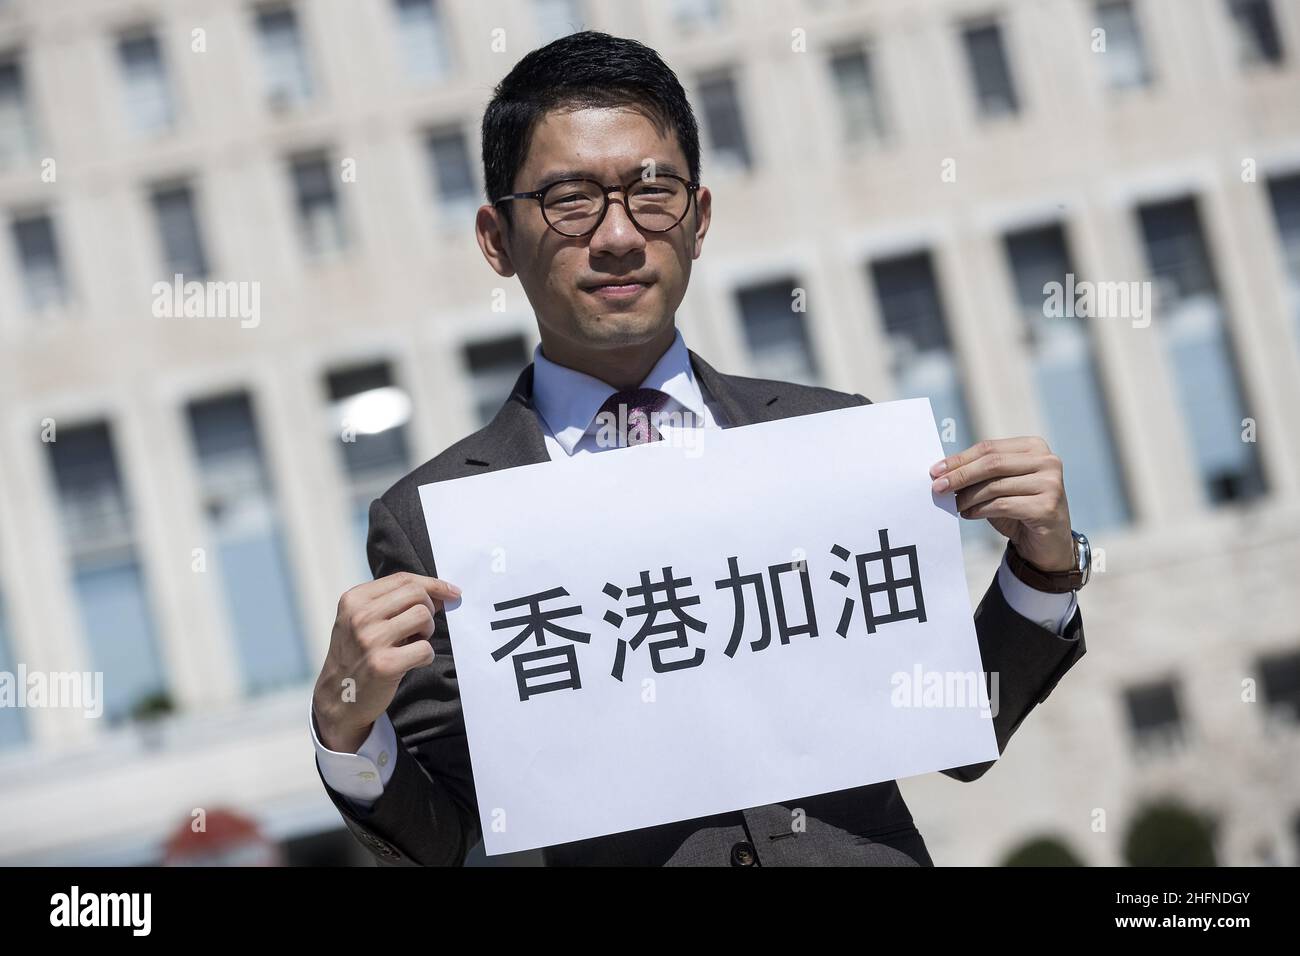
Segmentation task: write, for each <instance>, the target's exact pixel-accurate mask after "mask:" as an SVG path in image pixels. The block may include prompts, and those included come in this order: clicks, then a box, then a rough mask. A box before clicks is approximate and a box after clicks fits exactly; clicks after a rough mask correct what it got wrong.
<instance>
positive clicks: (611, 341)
mask: <svg viewBox="0 0 1300 956" xmlns="http://www.w3.org/2000/svg"><path fill="white" fill-rule="evenodd" d="M671 326H672V322H671V320H670V321H667V322H665V321H664V320H663V319H660V318H657V317H650V316H646V315H642V314H639V313H636V312H614V313H609V314H606V315H598V316H592V317H591V318H590V319H588V320H587V321H586V322H585V323H583V328H582V335H583V338H584V339H586V340H587V342H588V343H590V344H591V345H593V346H596V347H598V348H615V347H618V346H625V345H644V344H645V343H647V342H653V341H654V340H655V339H657V338H659V337H660V336H661V335H663V334H664V330H665V328H669V327H671Z"/></svg>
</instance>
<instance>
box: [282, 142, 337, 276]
mask: <svg viewBox="0 0 1300 956" xmlns="http://www.w3.org/2000/svg"><path fill="white" fill-rule="evenodd" d="M292 176H293V189H294V196H295V198H296V202H297V210H298V231H299V234H300V236H301V237H302V244H303V248H304V249H305V250H306V252H307V254H308V255H309V256H312V257H316V258H323V257H327V256H330V255H333V254H336V253H338V252H340V251H342V250H343V249H344V248H345V247H346V246H347V229H346V228H345V224H344V221H343V206H342V204H341V203H340V202H339V197H338V193H337V192H336V191H335V189H334V176H333V169H332V167H331V166H330V162H329V159H328V158H326V157H324V156H301V157H298V158H295V159H293V160H292Z"/></svg>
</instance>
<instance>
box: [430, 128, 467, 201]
mask: <svg viewBox="0 0 1300 956" xmlns="http://www.w3.org/2000/svg"><path fill="white" fill-rule="evenodd" d="M425 148H426V149H427V150H428V156H429V169H430V173H431V175H432V177H433V182H434V189H435V190H436V191H437V194H438V203H439V205H440V206H441V207H442V210H443V214H442V218H443V219H444V220H451V221H458V220H460V219H464V218H470V219H472V218H473V214H474V212H475V210H476V209H477V208H478V199H479V192H478V182H477V180H476V179H475V176H474V163H473V161H472V160H471V159H470V151H469V144H468V142H467V141H466V139H465V134H464V133H463V132H462V131H461V130H459V129H449V130H435V131H434V132H431V133H430V134H429V135H428V138H427V139H426V140H425Z"/></svg>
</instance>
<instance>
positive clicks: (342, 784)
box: [307, 700, 397, 809]
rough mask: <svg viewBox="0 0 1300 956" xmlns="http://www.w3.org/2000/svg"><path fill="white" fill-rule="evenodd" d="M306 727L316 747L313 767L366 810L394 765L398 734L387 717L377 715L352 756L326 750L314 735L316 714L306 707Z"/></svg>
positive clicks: (309, 704) (383, 784)
mask: <svg viewBox="0 0 1300 956" xmlns="http://www.w3.org/2000/svg"><path fill="white" fill-rule="evenodd" d="M307 723H308V724H309V725H310V726H311V739H312V743H313V744H315V745H316V763H317V765H318V766H319V767H320V772H321V776H322V777H323V778H324V780H325V782H326V783H328V784H329V785H330V786H331V787H333V788H334V789H335V790H337V791H338V792H339V793H341V794H343V796H345V797H347V798H348V799H349V800H351V801H353V802H354V803H356V804H359V805H360V806H362V807H364V808H365V809H369V808H370V807H371V806H372V805H373V804H374V802H375V801H376V800H378V799H379V797H380V796H381V795H382V794H383V792H384V787H386V786H387V785H388V781H389V780H390V779H391V778H392V776H393V767H394V766H395V765H396V763H397V731H396V730H394V729H393V722H392V721H391V720H389V719H388V715H387V714H380V715H379V719H378V720H376V721H375V725H374V726H373V727H371V728H370V734H369V735H368V736H367V737H366V739H365V742H364V743H363V744H362V745H361V748H360V749H359V750H358V751H357V752H356V753H354V754H349V753H340V752H339V751H336V750H330V749H328V748H327V747H326V746H325V745H324V744H322V743H321V742H320V736H319V735H318V734H317V733H316V711H315V708H314V707H313V706H312V704H311V701H310V700H308V704H307Z"/></svg>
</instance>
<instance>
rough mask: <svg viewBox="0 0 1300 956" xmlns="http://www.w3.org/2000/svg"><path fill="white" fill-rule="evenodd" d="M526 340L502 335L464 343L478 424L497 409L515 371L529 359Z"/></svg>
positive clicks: (482, 423)
mask: <svg viewBox="0 0 1300 956" xmlns="http://www.w3.org/2000/svg"><path fill="white" fill-rule="evenodd" d="M529 357H530V356H529V351H528V343H527V341H525V339H524V337H523V336H522V335H518V334H516V335H502V336H498V337H497V338H493V339H486V340H484V341H481V342H471V343H470V344H468V345H466V346H465V365H466V367H467V368H468V370H469V381H470V392H471V398H472V400H473V402H474V414H475V417H476V418H477V419H478V423H479V425H480V426H482V425H486V424H487V423H488V422H490V421H491V420H492V419H493V418H494V417H495V416H496V413H497V412H499V411H500V410H501V406H502V405H504V404H505V401H506V399H507V398H509V397H510V390H511V389H512V388H514V387H515V381H516V380H517V379H518V378H519V373H520V372H522V371H523V370H524V367H525V366H526V365H527V364H528V361H529Z"/></svg>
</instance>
